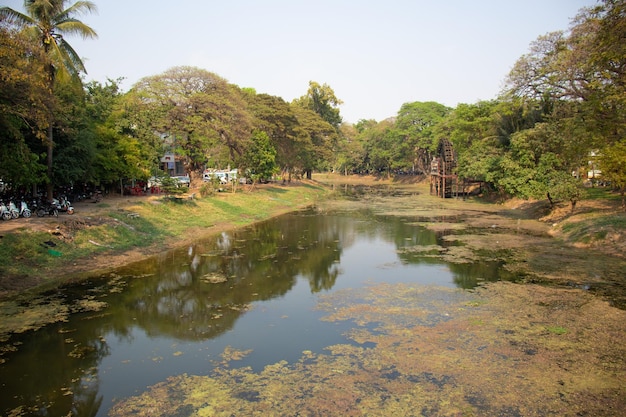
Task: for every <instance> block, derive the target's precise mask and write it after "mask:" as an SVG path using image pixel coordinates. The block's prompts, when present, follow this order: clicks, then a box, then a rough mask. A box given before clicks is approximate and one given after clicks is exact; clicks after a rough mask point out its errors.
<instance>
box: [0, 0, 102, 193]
mask: <svg viewBox="0 0 626 417" xmlns="http://www.w3.org/2000/svg"><path fill="white" fill-rule="evenodd" d="M67 3H68V1H66V0H25V1H24V9H25V10H26V14H25V13H22V12H19V11H16V10H13V9H11V8H10V7H2V8H0V17H2V18H4V19H7V20H8V21H10V22H12V23H13V24H15V25H17V26H18V27H20V28H23V31H24V32H25V33H26V34H27V35H28V36H29V37H30V38H31V39H32V41H33V42H39V43H40V44H41V46H42V47H43V50H44V52H45V54H46V55H47V57H48V61H47V63H46V75H47V77H48V86H49V89H50V90H54V84H55V81H56V78H57V77H59V76H67V75H69V76H78V75H79V74H80V73H86V70H85V66H84V64H83V62H82V60H81V59H80V57H79V55H78V54H77V53H76V51H75V50H74V49H73V48H72V46H71V45H70V44H69V43H68V42H67V41H66V39H65V36H66V35H80V36H82V37H83V38H84V39H86V38H96V37H97V34H96V32H95V31H94V30H93V29H92V28H91V27H89V26H88V25H86V24H85V23H83V22H81V21H80V20H78V19H77V18H76V16H80V15H81V14H83V13H91V12H95V11H96V10H97V8H96V5H95V4H94V3H92V2H91V1H77V2H76V3H74V4H72V5H69V6H67ZM47 110H48V112H49V117H50V120H49V122H48V126H47V131H48V133H47V154H48V157H47V167H48V172H47V174H48V184H47V185H48V187H47V193H48V198H49V199H51V198H52V191H53V184H52V182H51V179H52V167H53V164H52V162H53V148H54V136H53V135H54V134H53V131H54V114H55V110H54V108H53V107H52V106H50V107H49V108H48V109H47Z"/></svg>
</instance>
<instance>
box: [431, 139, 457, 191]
mask: <svg viewBox="0 0 626 417" xmlns="http://www.w3.org/2000/svg"><path fill="white" fill-rule="evenodd" d="M455 170H456V154H455V153H454V149H453V148H452V142H450V141H449V140H448V139H441V141H439V146H438V147H437V154H436V155H435V156H434V157H433V160H432V161H431V163H430V193H431V194H432V195H436V196H438V197H441V198H448V197H453V196H458V191H459V187H458V177H457V175H456V173H455Z"/></svg>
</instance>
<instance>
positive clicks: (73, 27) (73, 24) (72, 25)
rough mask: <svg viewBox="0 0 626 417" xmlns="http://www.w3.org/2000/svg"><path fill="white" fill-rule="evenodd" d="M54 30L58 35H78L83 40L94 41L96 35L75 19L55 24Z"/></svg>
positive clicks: (88, 27)
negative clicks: (55, 29)
mask: <svg viewBox="0 0 626 417" xmlns="http://www.w3.org/2000/svg"><path fill="white" fill-rule="evenodd" d="M56 28H57V30H58V31H59V32H60V33H63V34H67V35H79V36H81V37H82V38H83V39H88V38H89V39H95V38H97V37H98V34H97V33H96V31H95V30H93V29H92V28H91V27H90V26H88V25H86V24H84V23H83V22H81V21H80V20H77V19H72V18H70V19H65V20H63V21H62V22H58V23H57V24H56Z"/></svg>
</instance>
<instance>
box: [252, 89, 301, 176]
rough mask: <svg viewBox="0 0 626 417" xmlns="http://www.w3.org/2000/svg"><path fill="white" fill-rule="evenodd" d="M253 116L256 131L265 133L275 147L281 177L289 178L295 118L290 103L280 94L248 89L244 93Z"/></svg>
mask: <svg viewBox="0 0 626 417" xmlns="http://www.w3.org/2000/svg"><path fill="white" fill-rule="evenodd" d="M244 97H245V99H246V101H247V102H248V109H249V110H250V113H251V114H252V116H253V126H254V129H255V130H258V131H262V132H265V133H266V134H267V135H268V138H269V140H270V143H271V144H272V146H273V147H274V149H275V150H276V164H277V165H278V166H279V167H280V168H281V171H282V173H283V177H288V178H290V177H291V175H292V173H293V170H294V168H295V166H296V161H297V155H298V148H297V141H296V135H297V134H296V130H297V126H298V119H297V118H296V115H295V113H294V112H293V111H292V109H291V106H290V105H289V103H287V102H286V101H285V100H283V99H282V98H280V97H276V96H270V95H268V94H255V93H253V92H247V94H245V95H244Z"/></svg>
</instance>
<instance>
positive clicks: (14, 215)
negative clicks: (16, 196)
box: [9, 200, 20, 219]
mask: <svg viewBox="0 0 626 417" xmlns="http://www.w3.org/2000/svg"><path fill="white" fill-rule="evenodd" d="M9 212H10V213H11V218H12V219H17V218H18V217H20V211H19V210H18V209H17V206H16V205H15V203H14V202H13V200H11V201H9Z"/></svg>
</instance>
